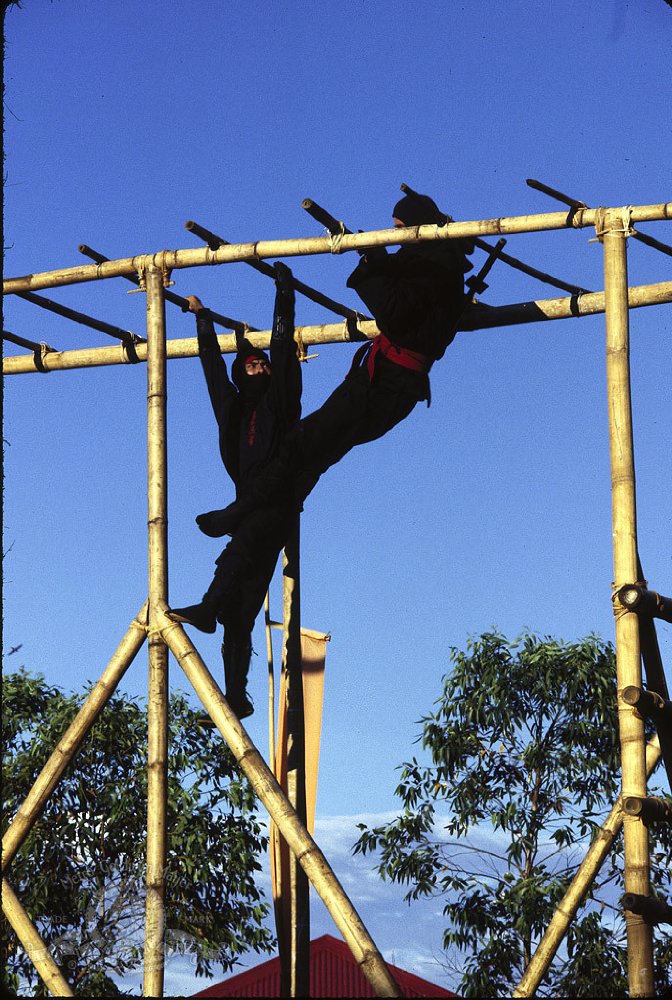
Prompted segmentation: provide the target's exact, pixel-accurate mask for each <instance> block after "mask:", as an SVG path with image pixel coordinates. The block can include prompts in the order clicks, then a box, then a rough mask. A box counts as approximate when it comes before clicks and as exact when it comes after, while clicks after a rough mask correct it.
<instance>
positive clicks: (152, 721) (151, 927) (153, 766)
mask: <svg viewBox="0 0 672 1000" xmlns="http://www.w3.org/2000/svg"><path fill="white" fill-rule="evenodd" d="M146 286H147V495H148V518H147V528H148V547H149V702H148V724H149V745H148V769H149V770H148V776H147V876H146V879H147V896H146V904H145V968H144V981H143V995H144V996H151V997H161V996H163V986H164V962H165V956H164V937H165V868H166V808H167V806H166V803H167V766H168V650H167V648H166V645H165V643H164V641H163V639H162V638H161V633H160V631H159V627H158V624H157V621H158V616H159V615H160V614H162V613H163V612H165V610H166V608H167V606H168V605H167V600H168V559H167V541H168V538H167V535H168V532H167V525H168V517H167V500H166V494H167V482H166V480H167V474H166V467H167V462H166V455H167V451H166V328H165V305H164V298H163V277H162V273H161V271H160V270H158V269H156V268H151V269H149V270H148V271H147V274H146Z"/></svg>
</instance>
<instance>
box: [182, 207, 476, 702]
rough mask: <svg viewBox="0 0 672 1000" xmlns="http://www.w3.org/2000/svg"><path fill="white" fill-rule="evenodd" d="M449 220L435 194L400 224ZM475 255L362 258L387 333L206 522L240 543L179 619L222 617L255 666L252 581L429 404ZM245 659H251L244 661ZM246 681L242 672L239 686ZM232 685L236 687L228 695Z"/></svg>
mask: <svg viewBox="0 0 672 1000" xmlns="http://www.w3.org/2000/svg"><path fill="white" fill-rule="evenodd" d="M445 219H446V217H445V216H444V215H443V214H442V213H441V212H440V211H439V209H438V208H437V206H436V204H435V203H434V202H433V201H432V199H431V198H428V197H427V196H425V195H417V194H413V195H410V194H408V195H406V196H405V197H404V198H402V199H401V201H399V202H398V203H397V205H396V206H395V208H394V224H395V226H415V225H423V224H427V223H429V224H432V223H436V224H440V225H441V224H443V223H444V222H445ZM472 250H473V244H471V243H470V242H467V241H454V240H450V241H445V242H444V241H441V242H440V243H435V244H419V245H415V246H408V247H402V248H401V249H400V250H399V251H397V253H395V254H388V253H387V252H386V251H385V249H384V248H379V249H376V250H374V251H367V253H366V255H365V256H363V257H362V260H361V261H360V263H359V265H358V266H357V268H356V269H355V271H354V272H353V274H352V275H351V276H350V278H349V279H348V285H349V286H350V287H352V288H354V289H355V290H356V291H357V293H358V294H359V296H360V298H361V299H362V300H363V301H364V302H365V303H366V305H367V306H368V307H369V308H370V309H371V311H372V313H373V315H374V317H375V319H376V321H377V323H378V327H379V329H380V331H381V332H380V334H379V335H378V336H377V337H376V338H375V339H374V341H373V342H372V343H367V344H365V345H362V347H361V348H360V349H359V350H358V351H357V352H356V354H355V357H354V360H353V363H352V366H351V368H350V371H349V372H348V374H347V376H346V378H345V380H344V381H343V382H342V383H341V384H340V385H339V386H337V388H336V389H335V390H334V392H333V393H332V394H331V396H329V398H328V399H327V400H326V402H325V403H324V404H323V405H322V406H321V407H320V408H319V409H318V410H316V411H315V412H314V413H312V414H310V415H309V416H307V417H305V418H304V419H303V420H301V421H299V422H297V423H295V425H294V426H293V427H292V429H291V430H289V431H288V433H287V434H286V435H285V436H284V438H283V440H282V443H281V444H280V446H279V449H278V452H277V454H276V456H275V457H274V458H273V459H272V460H271V461H269V462H265V463H263V464H262V465H260V466H259V467H258V471H257V472H256V474H255V475H253V476H246V477H245V478H244V480H241V483H240V486H239V488H238V489H237V491H236V500H235V501H234V503H233V504H230V505H229V507H227V508H225V509H224V510H217V511H210V512H208V513H205V514H199V515H198V517H197V518H196V522H197V524H198V526H199V528H200V529H201V531H203V532H204V533H205V534H206V535H209V536H210V537H213V538H216V537H220V536H222V535H225V534H230V535H231V541H230V542H229V544H228V546H227V547H226V549H225V550H224V552H223V553H222V554H221V556H220V557H219V559H218V560H217V572H216V574H215V579H214V580H213V584H212V586H211V588H210V589H209V590H208V592H206V594H205V595H204V597H203V600H202V602H201V604H197V605H193V606H191V607H189V608H183V609H176V610H175V611H174V612H173V617H175V618H176V620H180V621H187V622H188V623H190V624H192V625H195V626H196V627H197V628H200V629H201V630H202V631H205V632H209V631H214V627H215V626H214V621H215V619H217V620H219V621H222V622H224V623H225V634H226V632H227V631H228V632H230V634H232V635H234V634H238V633H240V634H244V635H245V636H246V637H247V640H246V641H247V646H246V647H245V649H246V651H247V660H246V661H245V662H246V663H247V665H248V666H249V650H250V640H249V634H250V631H251V628H252V625H251V624H250V621H252V623H253V621H254V617H256V614H257V613H258V610H259V608H260V607H261V603H262V601H263V592H262V588H261V586H260V587H259V588H258V589H257V590H256V591H254V594H255V602H254V608H255V610H254V616H251V615H250V614H249V613H248V615H247V617H246V618H241V620H240V623H239V624H236V621H237V619H236V616H237V615H240V614H241V611H240V608H241V601H240V598H239V596H238V595H239V594H241V593H246V592H247V591H248V589H249V587H250V580H251V579H253V580H254V579H258V580H261V579H264V580H266V581H270V578H271V575H272V572H273V567H274V566H275V562H276V560H277V556H278V553H279V551H280V548H281V547H282V545H283V544H284V541H285V540H286V537H287V535H288V534H289V529H290V527H291V524H292V518H293V517H294V516H295V514H296V513H298V512H299V511H300V510H301V509H302V506H303V501H304V500H305V498H306V497H307V496H308V494H309V493H310V492H311V490H312V489H313V487H314V486H315V485H316V483H317V481H318V480H319V478H320V476H321V475H322V474H323V473H324V472H325V471H326V470H327V469H328V468H329V467H330V466H331V465H334V464H335V463H336V462H338V461H340V459H341V458H343V456H344V455H345V454H346V453H347V452H348V451H350V450H351V449H352V448H353V447H355V446H356V445H358V444H364V443H365V442H367V441H373V440H375V439H376V438H379V437H382V436H383V435H384V434H386V433H387V432H388V431H389V430H391V429H392V428H393V427H394V426H396V424H398V423H400V421H402V420H403V419H404V418H405V417H407V416H408V415H409V413H410V412H411V411H412V410H413V408H414V407H415V405H416V404H417V403H418V402H420V401H421V400H427V404H428V405H429V399H430V389H429V369H430V368H431V366H432V364H433V363H434V361H436V360H438V359H439V358H441V357H442V356H443V354H444V352H445V350H446V347H447V346H448V345H449V344H450V343H451V342H452V340H453V339H454V337H455V333H456V331H457V324H458V321H459V319H460V316H461V314H462V312H463V310H464V308H465V304H466V302H467V299H466V297H465V293H464V275H465V272H466V271H468V270H470V268H471V264H470V263H469V262H468V261H467V259H466V254H467V253H470V252H471V251H472ZM222 363H223V362H222ZM255 559H256V560H257V561H258V568H255V564H254V560H255ZM269 569H270V572H269ZM266 586H267V583H266ZM252 589H253V588H252ZM264 592H265V591H264ZM257 601H258V605H257V603H256V602H257ZM249 606H252V602H250V605H249ZM244 660H245V656H244V655H241V657H240V661H238V660H237V661H236V662H242V661H244ZM225 663H226V660H225ZM246 675H247V671H245V677H246ZM242 677H243V671H242V670H240V671H238V672H237V673H236V683H237V684H240V682H241V678H242ZM228 684H229V681H228V679H227V691H228V690H229V689H228ZM233 690H234V689H233V688H232V693H233ZM227 698H228V695H227ZM233 699H234V700H233V702H232V701H231V700H229V703H230V704H231V707H232V708H234V711H236V706H237V705H240V706H241V707H242V709H243V711H244V712H245V715H249V714H251V712H252V706H251V703H250V701H249V697H248V696H247V694H246V693H241V692H240V688H239V687H236V689H235V694H233ZM237 714H238V715H239V718H243V717H244V716H243V715H240V713H238V712H237Z"/></svg>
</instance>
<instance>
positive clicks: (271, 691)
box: [264, 592, 275, 769]
mask: <svg viewBox="0 0 672 1000" xmlns="http://www.w3.org/2000/svg"><path fill="white" fill-rule="evenodd" d="M264 623H265V625H266V656H267V658H268V762H269V765H270V767H271V769H274V768H275V670H274V669H273V634H272V631H271V603H270V594H269V593H268V592H267V593H266V597H265V599H264Z"/></svg>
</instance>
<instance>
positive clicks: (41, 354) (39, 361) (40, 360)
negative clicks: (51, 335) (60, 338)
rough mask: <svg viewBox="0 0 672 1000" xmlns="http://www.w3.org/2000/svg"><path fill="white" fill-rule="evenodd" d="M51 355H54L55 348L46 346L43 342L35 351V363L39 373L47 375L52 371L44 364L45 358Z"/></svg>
mask: <svg viewBox="0 0 672 1000" xmlns="http://www.w3.org/2000/svg"><path fill="white" fill-rule="evenodd" d="M49 353H51V354H53V353H54V348H53V347H49V344H45V343H44V342H42V343H41V344H40V346H39V347H37V348H36V349H35V350H34V351H33V361H34V362H35V367H36V368H37V370H38V372H43V373H44V374H45V375H46V374H47V372H48V371H49V370H50V369H49V368H47V366H46V365H45V363H44V362H45V358H46V356H47V354H49Z"/></svg>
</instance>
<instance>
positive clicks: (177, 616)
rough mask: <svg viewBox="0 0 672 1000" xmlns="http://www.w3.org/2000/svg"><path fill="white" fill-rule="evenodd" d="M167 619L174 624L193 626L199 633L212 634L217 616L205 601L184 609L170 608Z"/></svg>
mask: <svg viewBox="0 0 672 1000" xmlns="http://www.w3.org/2000/svg"><path fill="white" fill-rule="evenodd" d="M168 617H169V618H172V620H173V621H174V622H184V623H185V624H186V625H193V626H194V628H197V629H199V630H200V631H201V632H209V633H212V632H214V631H215V630H216V629H217V615H216V613H215V609H214V607H213V606H212V605H211V604H209V603H208V602H206V601H202V602H201V603H200V604H190V605H188V606H187V607H186V608H172V610H171V611H169V612H168Z"/></svg>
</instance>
